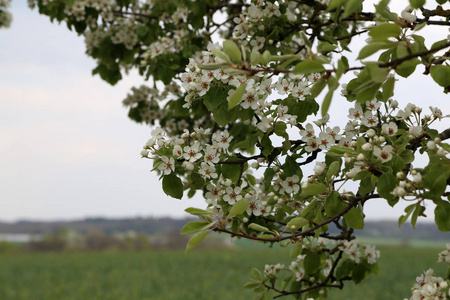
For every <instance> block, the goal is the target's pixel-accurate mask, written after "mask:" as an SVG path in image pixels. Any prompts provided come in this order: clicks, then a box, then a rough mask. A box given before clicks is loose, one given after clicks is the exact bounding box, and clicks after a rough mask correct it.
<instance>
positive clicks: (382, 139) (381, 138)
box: [378, 136, 386, 144]
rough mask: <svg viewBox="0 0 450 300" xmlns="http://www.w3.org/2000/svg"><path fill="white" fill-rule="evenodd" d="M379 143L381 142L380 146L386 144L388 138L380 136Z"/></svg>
mask: <svg viewBox="0 0 450 300" xmlns="http://www.w3.org/2000/svg"><path fill="white" fill-rule="evenodd" d="M378 142H380V144H382V143H384V142H386V138H385V137H384V136H380V137H379V138H378Z"/></svg>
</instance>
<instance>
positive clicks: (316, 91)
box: [311, 77, 327, 98]
mask: <svg viewBox="0 0 450 300" xmlns="http://www.w3.org/2000/svg"><path fill="white" fill-rule="evenodd" d="M326 85H327V83H326V81H325V79H323V77H321V78H320V79H319V80H317V82H316V83H314V85H313V86H312V88H311V96H313V97H314V98H316V97H317V96H319V95H320V93H321V92H322V90H323V89H324V88H325V86H326Z"/></svg>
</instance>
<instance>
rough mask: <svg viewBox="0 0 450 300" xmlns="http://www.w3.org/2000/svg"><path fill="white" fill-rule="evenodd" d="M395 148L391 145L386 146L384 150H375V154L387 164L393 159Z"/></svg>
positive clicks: (377, 148)
mask: <svg viewBox="0 0 450 300" xmlns="http://www.w3.org/2000/svg"><path fill="white" fill-rule="evenodd" d="M393 149H394V148H393V147H392V146H391V145H386V146H384V147H383V149H380V148H379V147H375V149H373V154H374V155H375V156H376V157H378V158H379V159H381V161H382V162H387V161H390V160H391V159H392V150H393Z"/></svg>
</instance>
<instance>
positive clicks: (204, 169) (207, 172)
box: [198, 162, 217, 178]
mask: <svg viewBox="0 0 450 300" xmlns="http://www.w3.org/2000/svg"><path fill="white" fill-rule="evenodd" d="M198 172H199V173H200V175H202V176H203V177H205V178H217V173H216V168H215V167H214V166H212V165H210V164H208V163H206V162H202V163H201V164H200V170H199V171H198Z"/></svg>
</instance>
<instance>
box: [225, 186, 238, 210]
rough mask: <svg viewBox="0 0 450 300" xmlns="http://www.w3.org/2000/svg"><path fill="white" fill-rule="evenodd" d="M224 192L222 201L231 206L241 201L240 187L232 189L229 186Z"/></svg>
mask: <svg viewBox="0 0 450 300" xmlns="http://www.w3.org/2000/svg"><path fill="white" fill-rule="evenodd" d="M225 192H226V194H225V195H224V196H223V200H224V201H226V202H228V204H231V205H233V204H234V203H236V202H237V201H239V200H241V199H242V196H241V195H240V193H241V188H240V187H235V188H234V189H233V188H232V187H231V186H229V187H227V188H226V189H225Z"/></svg>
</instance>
